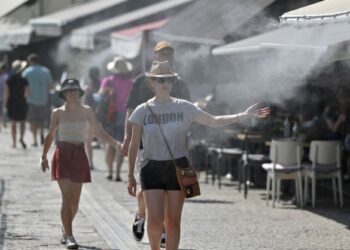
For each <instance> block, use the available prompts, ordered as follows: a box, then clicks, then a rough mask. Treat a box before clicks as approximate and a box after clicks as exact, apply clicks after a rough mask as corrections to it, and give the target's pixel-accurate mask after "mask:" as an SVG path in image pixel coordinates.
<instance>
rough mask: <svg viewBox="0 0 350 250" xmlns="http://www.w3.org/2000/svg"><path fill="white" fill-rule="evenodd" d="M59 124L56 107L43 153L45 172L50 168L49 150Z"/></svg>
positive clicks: (42, 166)
mask: <svg viewBox="0 0 350 250" xmlns="http://www.w3.org/2000/svg"><path fill="white" fill-rule="evenodd" d="M57 126H58V110H57V109H55V110H53V111H52V114H51V121H50V128H49V132H48V134H47V135H46V137H45V140H44V147H43V153H42V155H41V162H40V165H41V169H42V171H43V172H45V171H46V169H49V162H48V160H47V152H48V151H49V149H50V147H51V145H52V142H53V140H54V138H55V135H56V130H57Z"/></svg>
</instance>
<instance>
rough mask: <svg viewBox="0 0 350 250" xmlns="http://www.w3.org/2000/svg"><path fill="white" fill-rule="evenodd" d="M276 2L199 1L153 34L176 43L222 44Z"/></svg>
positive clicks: (243, 0)
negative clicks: (226, 38)
mask: <svg viewBox="0 0 350 250" xmlns="http://www.w3.org/2000/svg"><path fill="white" fill-rule="evenodd" d="M274 1H275V0H259V1H257V0H234V1H233V0H215V1H213V0H200V1H195V2H194V3H193V4H191V5H190V6H188V7H187V8H186V9H185V10H183V11H181V12H180V13H178V14H177V15H175V16H174V17H173V18H171V20H169V23H168V24H167V25H165V26H164V27H163V28H161V29H159V30H157V31H155V32H152V35H154V36H155V37H156V38H157V39H166V40H170V41H174V42H185V43H199V44H206V45H209V46H212V45H222V44H224V38H225V37H226V36H227V35H228V34H231V33H232V32H235V31H236V30H237V29H238V28H239V27H240V26H242V25H243V24H244V23H246V22H247V21H248V20H249V19H251V18H253V17H254V16H255V15H257V14H258V13H260V12H261V11H262V10H264V9H265V8H266V7H267V6H269V5H270V4H271V3H273V2H274Z"/></svg>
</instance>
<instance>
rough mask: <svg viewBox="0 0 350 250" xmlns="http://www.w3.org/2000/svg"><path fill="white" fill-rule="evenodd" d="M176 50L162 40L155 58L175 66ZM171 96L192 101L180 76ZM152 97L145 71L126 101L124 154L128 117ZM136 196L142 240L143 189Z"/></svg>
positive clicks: (136, 222)
mask: <svg viewBox="0 0 350 250" xmlns="http://www.w3.org/2000/svg"><path fill="white" fill-rule="evenodd" d="M174 52H175V51H174V48H173V47H172V46H171V44H170V43H169V42H167V41H160V42H158V43H157V44H156V45H155V47H154V60H156V61H168V62H169V63H170V64H171V65H172V66H174ZM170 96H172V97H176V98H180V99H185V100H187V101H190V99H191V97H190V92H189V90H188V87H187V85H186V83H185V82H184V81H183V80H182V79H181V78H180V77H179V78H178V80H177V82H176V84H175V85H174V86H173V88H172V89H171V92H170ZM152 97H154V91H153V90H152V88H151V87H150V85H149V83H148V81H147V77H146V75H145V73H144V72H143V73H142V74H140V75H139V76H138V77H137V78H136V79H135V81H134V83H133V85H132V88H131V91H130V94H129V96H128V99H127V102H126V108H127V113H126V120H125V133H124V142H123V145H122V151H123V153H124V154H127V151H128V148H129V144H130V140H131V136H132V131H131V124H130V123H129V121H128V119H129V117H130V115H131V113H132V112H133V111H134V109H135V108H136V107H137V106H138V105H140V104H142V103H144V102H146V101H147V100H148V99H150V98H152ZM140 149H141V150H142V143H141V145H140ZM136 197H137V205H138V206H137V211H136V215H135V220H134V223H133V226H132V232H133V235H134V238H135V239H136V240H137V241H141V240H142V238H143V235H144V223H145V218H146V208H145V202H144V199H143V195H142V190H138V192H137V195H136ZM165 238H166V234H165V232H164V233H163V234H162V240H161V244H162V245H164V244H165Z"/></svg>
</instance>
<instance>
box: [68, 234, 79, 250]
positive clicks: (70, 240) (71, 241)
mask: <svg viewBox="0 0 350 250" xmlns="http://www.w3.org/2000/svg"><path fill="white" fill-rule="evenodd" d="M66 246H67V249H78V247H79V246H78V243H77V242H76V241H75V239H74V237H73V235H72V236H68V237H67V242H66Z"/></svg>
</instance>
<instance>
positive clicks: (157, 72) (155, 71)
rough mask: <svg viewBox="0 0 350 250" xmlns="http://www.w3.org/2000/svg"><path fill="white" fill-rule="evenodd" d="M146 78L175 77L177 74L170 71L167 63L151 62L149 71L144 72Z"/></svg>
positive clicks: (170, 68)
mask: <svg viewBox="0 0 350 250" xmlns="http://www.w3.org/2000/svg"><path fill="white" fill-rule="evenodd" d="M145 75H146V76H147V77H175V76H178V74H177V73H176V72H175V71H174V70H173V69H172V67H171V65H170V63H169V62H168V61H164V62H158V61H153V63H152V66H151V70H150V71H149V72H146V73H145Z"/></svg>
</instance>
